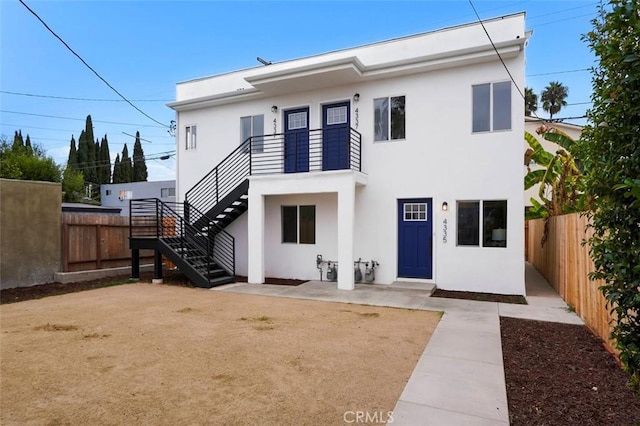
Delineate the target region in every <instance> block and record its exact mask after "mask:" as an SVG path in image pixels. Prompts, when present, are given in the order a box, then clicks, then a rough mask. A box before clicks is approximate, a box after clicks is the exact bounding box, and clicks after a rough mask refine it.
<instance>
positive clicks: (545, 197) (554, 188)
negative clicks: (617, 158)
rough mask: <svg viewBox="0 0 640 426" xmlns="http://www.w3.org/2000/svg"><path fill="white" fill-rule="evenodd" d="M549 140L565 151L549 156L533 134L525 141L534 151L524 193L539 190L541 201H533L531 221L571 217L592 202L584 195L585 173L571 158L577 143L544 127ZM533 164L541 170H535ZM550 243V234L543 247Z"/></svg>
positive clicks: (528, 160) (528, 159) (528, 157)
mask: <svg viewBox="0 0 640 426" xmlns="http://www.w3.org/2000/svg"><path fill="white" fill-rule="evenodd" d="M537 133H538V134H541V135H542V137H543V138H544V139H545V140H548V141H550V142H554V143H556V144H557V145H559V146H560V147H561V148H560V149H558V150H557V151H556V152H555V153H551V152H548V151H546V150H545V149H544V147H543V146H542V145H541V144H540V142H538V140H537V139H536V138H535V136H533V135H532V134H531V133H529V132H525V135H524V137H525V140H526V141H527V143H528V144H529V146H530V147H531V148H529V149H528V150H527V152H526V153H525V165H526V166H527V170H528V173H527V174H526V176H525V177H524V189H525V190H527V189H529V188H531V187H533V186H534V185H540V186H539V192H538V197H539V198H540V200H541V201H542V203H540V202H538V201H537V200H536V199H534V198H532V199H531V204H532V205H533V207H532V208H531V209H530V210H529V211H528V212H527V214H526V217H527V219H537V218H541V217H544V218H548V217H549V216H557V215H561V214H567V213H575V212H581V211H584V210H585V209H586V207H587V204H588V202H589V199H588V198H587V196H586V194H585V192H584V179H583V175H582V172H581V171H580V169H579V168H578V166H577V164H576V159H575V158H574V156H573V155H571V153H570V150H571V149H572V148H573V145H574V144H575V141H574V140H573V139H571V137H570V136H569V135H567V134H566V133H564V132H562V131H561V130H558V129H556V128H553V127H547V126H540V127H539V128H538V130H537ZM531 160H533V161H535V163H536V164H537V165H539V166H541V168H538V169H536V170H531V169H530V168H529V165H530V163H531ZM544 240H546V232H545V236H544V237H543V243H544Z"/></svg>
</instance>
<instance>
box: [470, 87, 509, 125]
mask: <svg viewBox="0 0 640 426" xmlns="http://www.w3.org/2000/svg"><path fill="white" fill-rule="evenodd" d="M472 97H473V101H472V103H473V123H472V131H473V133H480V132H492V131H496V130H511V82H510V81H503V82H499V83H486V84H478V85H475V86H472Z"/></svg>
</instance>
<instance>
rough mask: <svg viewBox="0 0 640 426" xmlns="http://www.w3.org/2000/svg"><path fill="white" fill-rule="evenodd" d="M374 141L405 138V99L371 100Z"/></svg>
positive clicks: (401, 97) (395, 97)
mask: <svg viewBox="0 0 640 426" xmlns="http://www.w3.org/2000/svg"><path fill="white" fill-rule="evenodd" d="M373 109H374V130H373V140H374V141H388V140H393V139H404V138H405V118H404V116H405V97H404V96H394V97H389V98H378V99H374V100H373Z"/></svg>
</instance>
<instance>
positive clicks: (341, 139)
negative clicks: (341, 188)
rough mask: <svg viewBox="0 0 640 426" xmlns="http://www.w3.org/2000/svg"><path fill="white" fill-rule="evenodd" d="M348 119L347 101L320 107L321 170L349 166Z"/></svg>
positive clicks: (346, 167) (348, 106)
mask: <svg viewBox="0 0 640 426" xmlns="http://www.w3.org/2000/svg"><path fill="white" fill-rule="evenodd" d="M350 119H351V105H350V104H349V102H340V103H336V104H331V105H324V106H323V107H322V129H323V130H322V170H344V169H348V168H349V132H350V130H349V129H350Z"/></svg>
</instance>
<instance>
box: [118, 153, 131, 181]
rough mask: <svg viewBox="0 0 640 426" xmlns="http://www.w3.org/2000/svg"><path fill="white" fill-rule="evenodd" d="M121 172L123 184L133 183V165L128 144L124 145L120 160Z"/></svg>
mask: <svg viewBox="0 0 640 426" xmlns="http://www.w3.org/2000/svg"><path fill="white" fill-rule="evenodd" d="M120 171H121V173H122V174H121V179H122V182H132V181H133V166H132V165H131V158H129V150H128V149H127V144H126V143H125V144H124V148H122V157H121V158H120Z"/></svg>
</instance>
